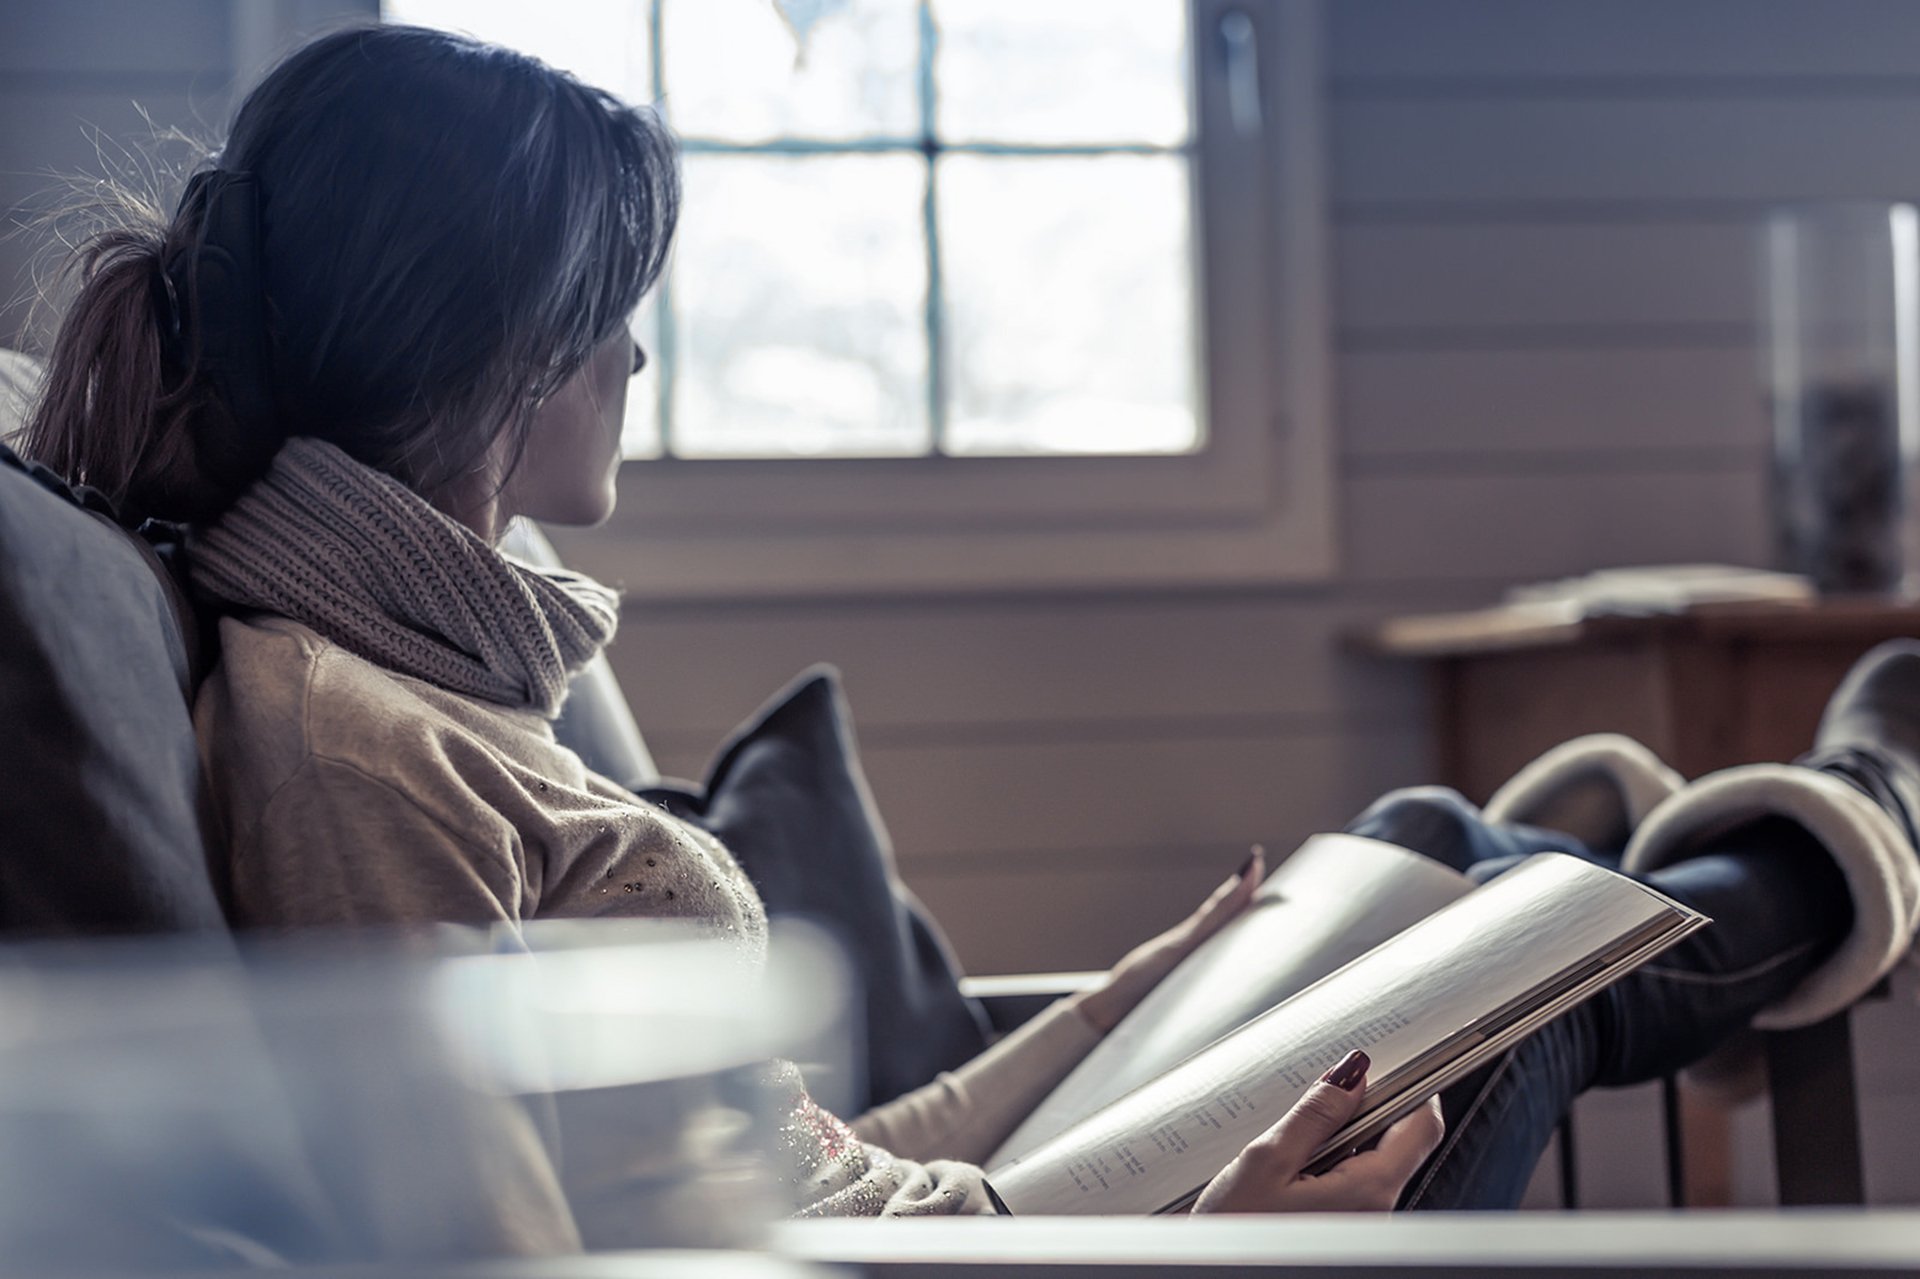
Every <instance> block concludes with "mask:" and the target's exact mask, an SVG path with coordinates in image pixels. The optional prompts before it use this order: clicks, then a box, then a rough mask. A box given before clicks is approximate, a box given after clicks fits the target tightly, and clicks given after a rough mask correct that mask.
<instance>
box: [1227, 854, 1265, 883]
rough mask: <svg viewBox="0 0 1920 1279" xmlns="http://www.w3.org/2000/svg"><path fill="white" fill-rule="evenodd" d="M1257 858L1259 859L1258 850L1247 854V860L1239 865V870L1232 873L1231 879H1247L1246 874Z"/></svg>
mask: <svg viewBox="0 0 1920 1279" xmlns="http://www.w3.org/2000/svg"><path fill="white" fill-rule="evenodd" d="M1259 857H1260V852H1259V850H1258V849H1255V850H1254V851H1253V852H1251V853H1248V854H1247V860H1245V861H1243V862H1241V863H1240V869H1239V870H1237V871H1235V872H1234V873H1233V877H1234V878H1235V879H1245V878H1246V877H1247V872H1248V871H1250V870H1252V869H1253V863H1254V862H1255V861H1257V860H1258V859H1259Z"/></svg>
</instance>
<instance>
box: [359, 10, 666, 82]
mask: <svg viewBox="0 0 1920 1279" xmlns="http://www.w3.org/2000/svg"><path fill="white" fill-rule="evenodd" d="M380 12H381V16H383V17H384V18H386V20H387V21H389V22H408V23H412V24H414V25H415V26H422V27H439V28H441V29H443V30H448V31H464V32H466V33H467V34H468V35H472V36H477V37H479V38H480V39H482V40H485V41H487V42H488V43H489V44H499V45H505V46H506V47H507V48H509V49H518V50H520V51H521V52H522V53H531V54H532V55H533V56H534V57H536V58H539V59H540V60H541V61H542V62H545V63H548V64H549V65H551V66H555V67H558V68H560V69H561V70H562V71H571V72H573V74H575V75H577V76H579V77H580V78H581V79H582V80H585V81H586V82H587V83H588V84H591V85H594V86H596V87H597V88H601V89H609V90H611V91H613V92H614V93H617V94H619V95H620V96H621V97H623V98H626V99H627V100H628V101H630V102H650V101H652V100H653V78H652V70H651V54H650V53H649V48H650V45H649V41H648V23H647V6H646V4H645V3H642V2H636V0H549V3H546V4H538V5H534V4H528V3H526V0H384V3H382V4H381V6H380Z"/></svg>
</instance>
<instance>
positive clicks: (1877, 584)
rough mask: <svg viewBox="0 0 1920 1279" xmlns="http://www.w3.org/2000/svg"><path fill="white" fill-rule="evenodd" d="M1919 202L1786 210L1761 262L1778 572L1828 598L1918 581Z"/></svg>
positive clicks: (1901, 588)
mask: <svg viewBox="0 0 1920 1279" xmlns="http://www.w3.org/2000/svg"><path fill="white" fill-rule="evenodd" d="M1917 237H1920V223H1917V222H1916V217H1915V210H1914V208H1913V206H1912V205H1907V204H1886V203H1847V204H1831V205H1818V206H1807V207H1800V208H1794V209H1786V210H1781V211H1779V212H1776V213H1775V214H1774V215H1772V216H1771V217H1770V218H1769V219H1768V222H1767V226H1766V231H1765V237H1764V251H1763V262H1762V278H1763V284H1764V291H1765V299H1764V307H1763V311H1764V317H1763V332H1764V357H1765V359H1764V362H1765V366H1766V367H1765V377H1766V383H1767V398H1768V406H1769V412H1770V415H1771V418H1772V423H1771V425H1772V439H1773V448H1772V455H1771V456H1772V465H1771V476H1770V479H1771V508H1772V525H1773V538H1774V560H1775V565H1776V567H1779V568H1782V569H1785V570H1787V571H1790V572H1796V573H1803V574H1805V575H1806V576H1807V577H1809V578H1810V579H1811V580H1812V582H1813V584H1814V586H1815V588H1816V589H1817V590H1818V591H1819V592H1820V593H1821V594H1823V595H1847V594H1887V593H1894V592H1901V593H1909V592H1911V591H1912V590H1913V589H1914V587H1915V586H1916V585H1920V511H1916V510H1915V505H1916V503H1915V501H1914V498H1913V495H1914V493H1915V492H1916V481H1917V480H1920V475H1916V472H1915V465H1916V458H1920V448H1917V447H1916V430H1917V429H1920V421H1917V420H1916V415H1915V410H1916V400H1915V395H1916V383H1915V371H1916V370H1915V289H1916V283H1917V280H1916V273H1915V264H1916V245H1917V244H1920V238H1917Z"/></svg>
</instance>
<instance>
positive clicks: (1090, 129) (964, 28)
mask: <svg viewBox="0 0 1920 1279" xmlns="http://www.w3.org/2000/svg"><path fill="white" fill-rule="evenodd" d="M933 17H934V23H935V25H936V26H937V27H938V29H939V32H940V44H939V53H938V54H937V56H936V58H935V62H934V74H935V83H936V85H937V97H938V108H937V119H936V127H937V129H938V132H939V133H940V136H941V138H942V139H943V140H944V141H946V142H949V143H955V142H1016V143H1054V144H1060V143H1094V144H1101V143H1105V144H1116V143H1118V144H1126V143H1150V144H1155V145H1159V146H1178V145H1180V144H1181V143H1184V142H1185V141H1186V140H1187V138H1188V136H1189V135H1190V134H1191V132H1192V124H1191V121H1190V112H1189V108H1188V104H1187V103H1188V98H1187V15H1186V5H1185V3H1183V0H1051V2H1050V3H1049V2H1047V0H935V2H934V4H933Z"/></svg>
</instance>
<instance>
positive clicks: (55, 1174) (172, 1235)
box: [0, 921, 851, 1274]
mask: <svg viewBox="0 0 1920 1279" xmlns="http://www.w3.org/2000/svg"><path fill="white" fill-rule="evenodd" d="M527 939H528V941H529V942H530V943H531V945H532V947H533V949H532V952H531V953H528V952H526V951H524V950H522V949H520V947H521V942H520V939H519V938H517V937H515V936H513V935H511V934H504V933H502V934H496V935H494V936H493V937H492V938H489V937H488V936H487V935H485V934H482V933H480V932H478V931H476V930H456V929H441V930H438V931H436V932H434V933H431V934H414V935H411V936H410V937H407V938H404V939H403V938H399V937H395V938H393V939H392V940H391V942H390V943H389V942H382V941H379V940H377V939H376V940H367V939H365V938H361V939H356V941H355V942H354V943H353V945H352V947H351V949H347V948H343V947H342V946H339V945H335V944H332V943H325V942H318V941H314V940H303V941H298V942H276V943H273V944H271V945H262V944H254V945H250V946H249V947H248V948H247V950H246V951H245V952H244V953H243V954H241V955H236V954H235V952H234V950H233V948H232V946H231V943H229V942H228V941H227V940H226V939H224V938H215V939H210V938H184V939H174V940H166V941H138V942H118V943H101V944H91V945H77V944H75V945H66V944H62V945H53V946H37V947H14V948H11V949H9V950H6V951H5V952H0V1257H5V1258H6V1260H7V1264H8V1266H9V1269H10V1270H11V1271H13V1272H32V1273H36V1274H64V1273H152V1272H157V1271H163V1270H164V1271H171V1272H180V1271H187V1270H199V1269H202V1268H207V1267H213V1266H221V1265H232V1264H235V1263H240V1264H246V1265H272V1264H284V1263H294V1264H305V1263H341V1262H383V1261H384V1262H398V1261H409V1262H415V1263H417V1262H421V1261H451V1260H458V1259H466V1258H477V1257H484V1256H493V1255H509V1254H515V1253H529V1252H531V1253H544V1252H558V1251H567V1250H569V1249H577V1248H578V1247H579V1246H580V1245H581V1244H582V1242H584V1243H585V1244H586V1245H587V1246H588V1247H593V1248H657V1247H676V1248H685V1247H727V1248H733V1247H748V1246H753V1245H754V1244H755V1243H756V1242H757V1241H758V1239H759V1238H760V1235H761V1232H762V1230H763V1229H764V1227H765V1225H766V1224H767V1223H769V1222H770V1221H772V1220H773V1219H775V1218H776V1217H778V1216H780V1215H782V1213H783V1208H782V1204H783V1201H784V1196H783V1195H782V1194H781V1193H780V1192H779V1191H778V1189H777V1188H776V1187H775V1186H774V1185H773V1183H772V1181H771V1175H770V1169H771V1168H773V1167H776V1166H777V1164H776V1163H774V1162H773V1161H774V1160H775V1159H776V1158H777V1154H776V1152H775V1150H774V1147H773V1142H774V1133H775V1131H776V1129H777V1121H778V1120H779V1118H780V1117H781V1116H782V1115H784V1114H785V1105H786V1102H787V1094H786V1093H785V1092H784V1091H783V1090H782V1089H780V1088H779V1087H778V1086H777V1081H775V1080H773V1079H772V1078H771V1077H770V1076H769V1074H768V1073H767V1071H766V1069H765V1066H764V1062H765V1060H766V1059H767V1058H768V1057H770V1056H774V1055H782V1056H802V1057H804V1056H808V1055H811V1054H814V1053H816V1052H817V1051H818V1050H819V1048H820V1045H822V1044H823V1043H828V1042H831V1043H833V1044H836V1045H850V1043H851V1039H850V1037H849V1036H847V1035H846V1034H845V1033H844V1030H843V1029H842V1028H840V1023H839V1020H838V1019H839V1018H840V1017H841V1016H842V1014H843V1013H844V1010H845V1009H846V1007H847V1003H846V1000H845V997H844V993H843V980H844V969H843V968H842V967H841V965H840V964H839V962H838V960H837V957H836V956H835V955H834V953H833V952H832V950H831V948H830V947H829V946H827V945H826V944H825V943H824V942H823V941H821V940H820V939H819V937H818V935H817V934H789V935H787V936H784V937H780V938H777V939H776V942H775V945H774V949H773V955H772V959H771V960H770V962H769V965H768V969H767V977H766V980H764V981H763V980H761V979H760V977H759V975H758V973H757V972H756V970H755V969H754V967H753V966H752V965H751V963H750V962H742V949H741V948H740V947H738V946H735V945H733V944H730V943H726V942H718V941H714V940H711V939H706V938H701V937H699V936H696V935H694V934H693V933H691V932H690V931H689V930H687V929H686V928H684V927H675V926H671V925H662V924H657V923H650V922H640V923H629V922H619V923H607V922H604V921H594V922H583V923H569V924H565V925H560V926H557V928H556V929H554V930H549V929H548V928H547V927H546V926H544V925H543V926H538V927H536V928H534V929H530V930H529V932H528V933H527ZM501 944H504V946H505V948H506V949H505V950H496V949H495V947H496V946H498V945H501ZM835 1051H836V1052H838V1051H841V1049H838V1048H836V1049H835ZM847 1051H850V1049H847ZM563 1196H564V1197H563Z"/></svg>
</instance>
